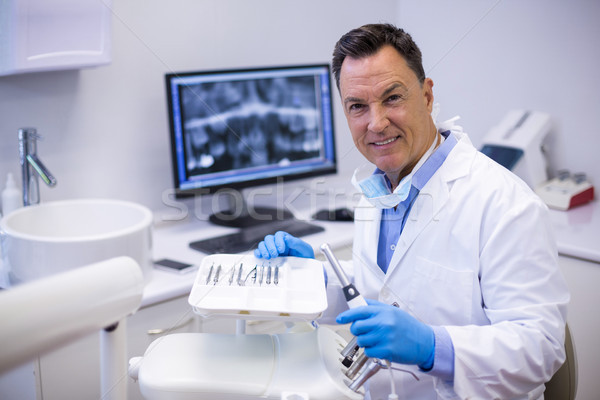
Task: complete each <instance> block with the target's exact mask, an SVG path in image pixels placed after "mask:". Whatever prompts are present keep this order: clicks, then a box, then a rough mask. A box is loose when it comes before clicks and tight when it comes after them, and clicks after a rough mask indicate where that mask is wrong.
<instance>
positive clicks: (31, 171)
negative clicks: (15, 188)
mask: <svg viewBox="0 0 600 400" xmlns="http://www.w3.org/2000/svg"><path fill="white" fill-rule="evenodd" d="M41 138H42V137H41V136H40V135H39V134H38V133H37V131H36V129H35V128H21V129H19V159H20V162H21V171H22V175H23V205H24V206H30V205H32V204H38V203H39V202H40V194H39V183H38V176H39V177H40V178H42V180H43V181H44V182H45V183H46V185H48V186H50V187H53V186H56V179H55V178H54V176H52V174H51V173H50V171H48V169H47V168H46V167H45V166H44V164H43V163H42V161H41V160H40V159H39V158H38V156H37V140H38V139H41Z"/></svg>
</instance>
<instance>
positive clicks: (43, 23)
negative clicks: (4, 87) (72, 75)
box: [0, 0, 112, 75]
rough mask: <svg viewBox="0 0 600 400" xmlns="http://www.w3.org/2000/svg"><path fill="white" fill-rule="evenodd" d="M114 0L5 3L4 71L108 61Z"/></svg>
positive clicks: (0, 11) (1, 6)
mask: <svg viewBox="0 0 600 400" xmlns="http://www.w3.org/2000/svg"><path fill="white" fill-rule="evenodd" d="M111 4H112V2H111V1H110V0H103V1H98V0H6V1H0V75H9V74H19V73H24V72H35V71H50V70H61V69H74V68H82V67H90V66H96V65H102V64H107V63H109V62H110V48H111V40H110V39H111V16H112V11H111Z"/></svg>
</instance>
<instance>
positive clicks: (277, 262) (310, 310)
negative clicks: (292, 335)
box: [188, 254, 327, 320]
mask: <svg viewBox="0 0 600 400" xmlns="http://www.w3.org/2000/svg"><path fill="white" fill-rule="evenodd" d="M188 302H189V304H190V305H191V306H192V308H193V310H194V312H195V313H197V314H199V315H201V316H203V317H210V316H217V315H218V316H223V317H234V318H241V319H289V320H314V319H317V318H319V317H320V316H321V315H322V313H323V311H325V309H326V308H327V294H326V291H325V276H324V272H323V263H322V262H321V261H318V260H314V259H308V258H299V257H277V258H274V259H271V260H265V259H260V258H256V257H254V256H253V255H245V256H242V255H239V254H213V255H210V256H207V257H205V258H204V259H203V260H202V263H201V264H200V267H199V269H198V272H197V274H196V279H195V281H194V286H193V287H192V291H191V293H190V296H189V298H188Z"/></svg>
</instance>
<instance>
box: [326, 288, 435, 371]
mask: <svg viewBox="0 0 600 400" xmlns="http://www.w3.org/2000/svg"><path fill="white" fill-rule="evenodd" d="M367 303H368V304H369V305H368V306H363V307H357V308H352V309H350V310H347V311H344V312H343V313H341V314H340V315H338V317H337V318H336V322H337V323H338V324H347V323H352V326H351V327H350V332H352V334H353V335H355V336H356V337H357V339H358V340H357V344H358V345H359V346H360V347H364V349H365V354H366V355H367V356H369V357H372V358H379V359H383V360H390V361H393V362H397V363H401V364H416V365H418V366H419V367H421V368H422V369H425V370H430V369H431V368H432V367H433V359H434V350H435V336H434V333H433V329H432V328H431V327H430V326H429V325H426V324H424V323H422V322H420V321H418V320H417V319H415V318H414V317H413V316H411V315H410V314H408V313H407V312H406V311H403V310H401V309H399V308H397V307H394V306H391V305H388V304H384V303H380V302H378V301H374V300H367Z"/></svg>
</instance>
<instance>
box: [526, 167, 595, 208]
mask: <svg viewBox="0 0 600 400" xmlns="http://www.w3.org/2000/svg"><path fill="white" fill-rule="evenodd" d="M535 192H536V193H537V194H538V196H540V197H541V198H542V200H544V203H546V205H548V207H550V208H554V209H557V210H569V209H571V208H573V207H576V206H579V205H582V204H586V203H589V202H590V201H592V200H593V199H594V186H592V184H591V183H590V182H589V181H588V180H587V176H586V175H585V174H584V173H576V174H573V175H571V173H570V172H569V171H568V170H560V171H558V176H557V177H556V178H554V179H551V180H550V181H548V182H544V183H542V184H541V185H539V186H537V187H536V188H535Z"/></svg>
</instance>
